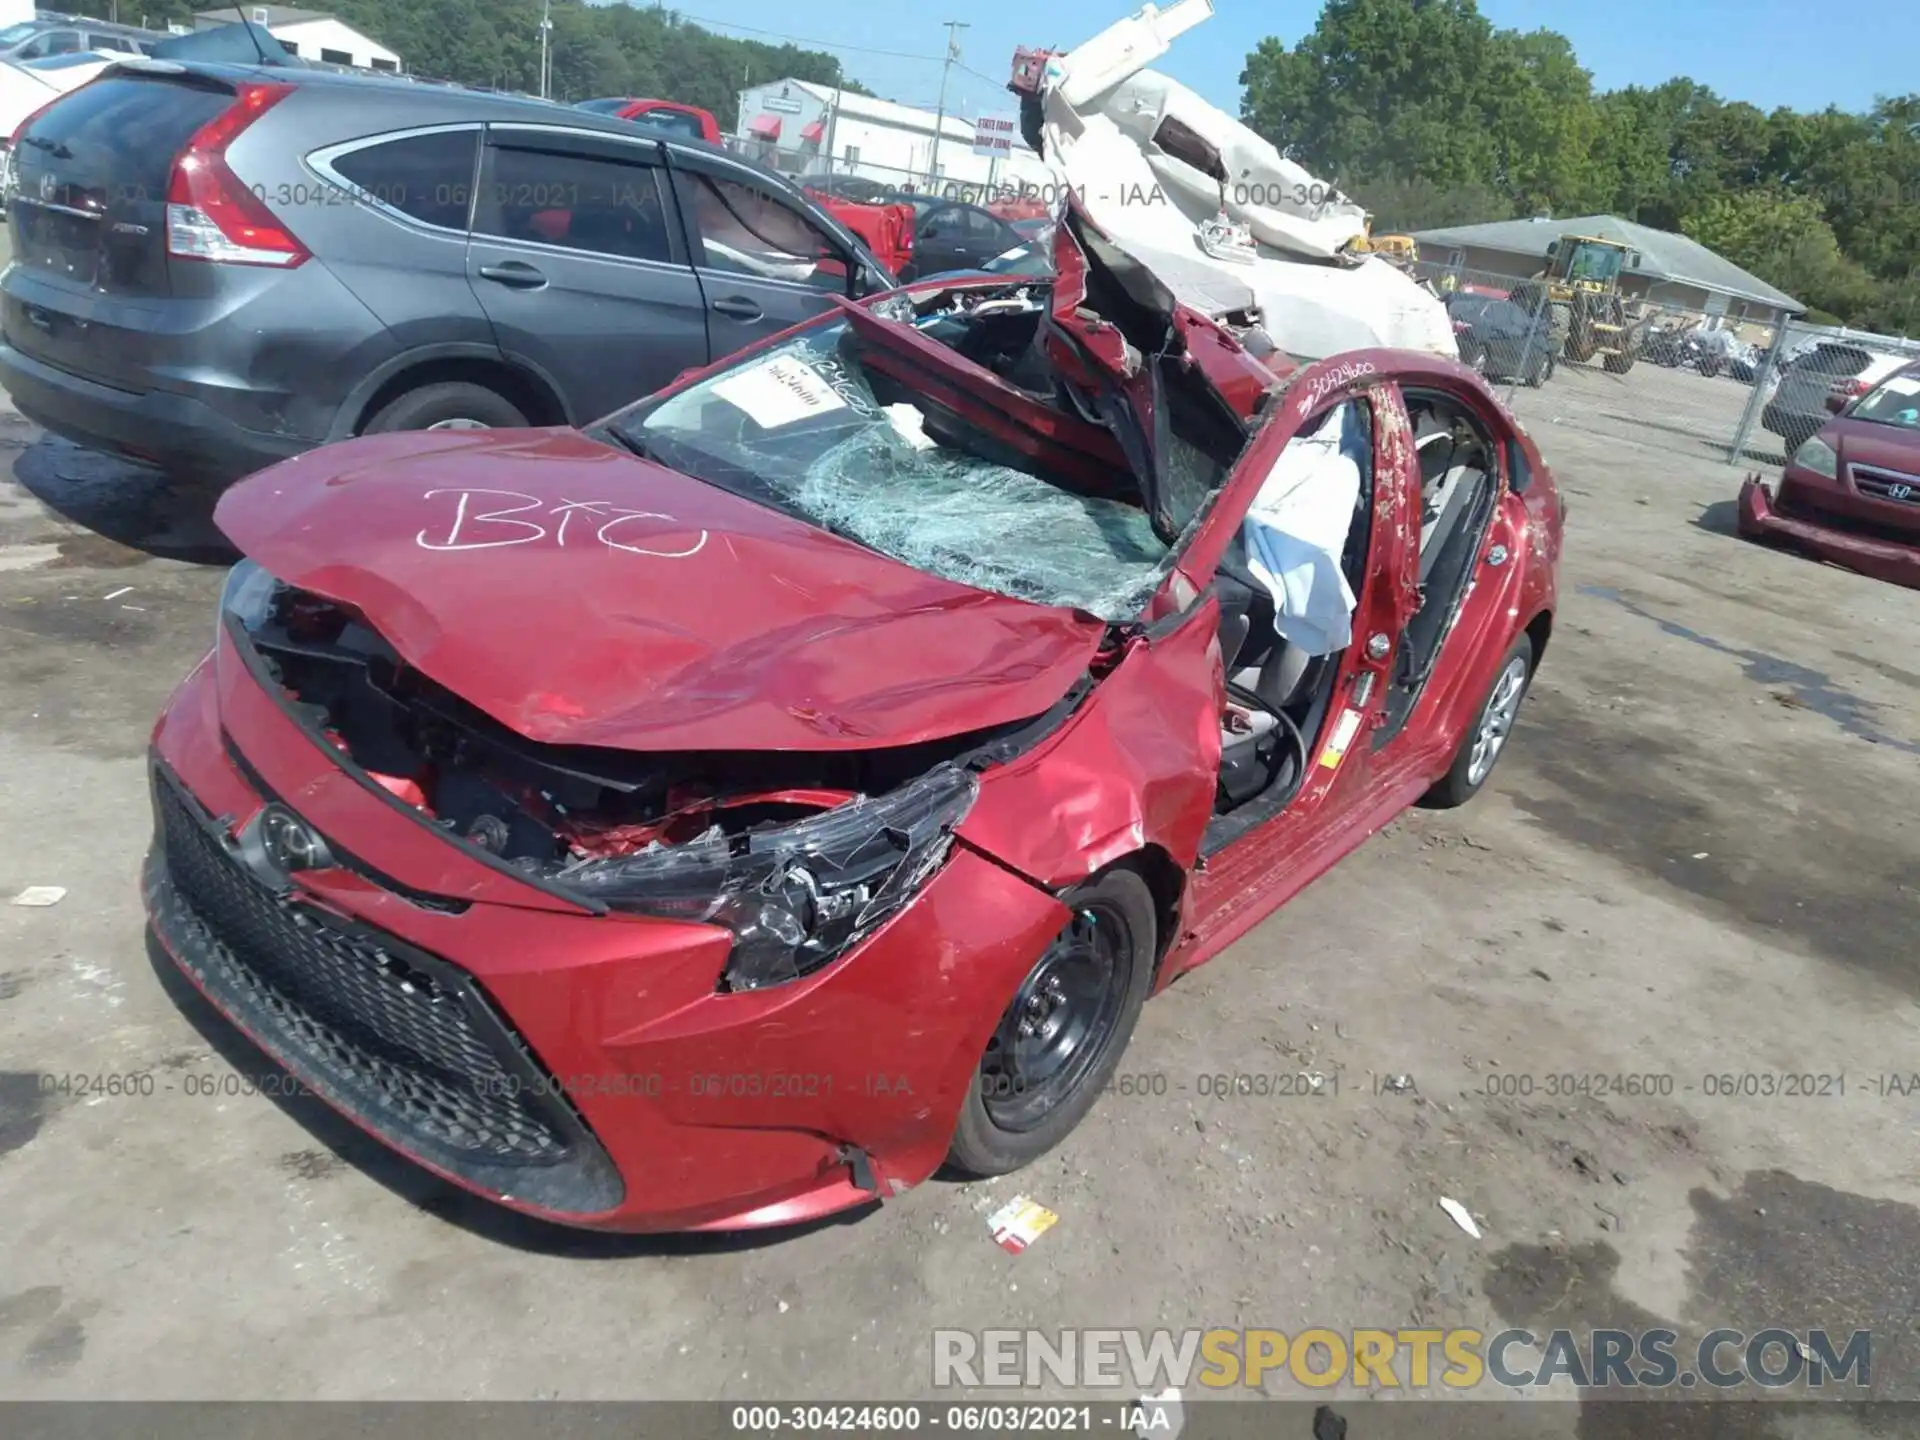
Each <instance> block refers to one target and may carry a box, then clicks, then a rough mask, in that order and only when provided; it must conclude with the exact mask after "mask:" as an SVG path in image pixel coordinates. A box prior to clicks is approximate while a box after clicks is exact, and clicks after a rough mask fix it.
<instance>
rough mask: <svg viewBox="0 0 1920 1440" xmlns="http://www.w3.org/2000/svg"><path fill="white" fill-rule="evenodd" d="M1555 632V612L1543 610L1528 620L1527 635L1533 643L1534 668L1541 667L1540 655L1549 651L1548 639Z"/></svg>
mask: <svg viewBox="0 0 1920 1440" xmlns="http://www.w3.org/2000/svg"><path fill="white" fill-rule="evenodd" d="M1552 634H1553V612H1552V611H1551V610H1542V611H1541V612H1540V613H1539V614H1538V615H1536V616H1534V617H1533V619H1531V620H1529V621H1528V622H1527V629H1526V635H1527V639H1528V641H1529V642H1530V643H1531V644H1532V645H1533V664H1532V667H1531V668H1532V669H1533V670H1538V669H1539V668H1540V657H1541V656H1543V655H1545V654H1546V653H1547V639H1548V637H1549V636H1551V635H1552Z"/></svg>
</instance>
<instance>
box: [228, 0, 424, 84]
mask: <svg viewBox="0 0 1920 1440" xmlns="http://www.w3.org/2000/svg"><path fill="white" fill-rule="evenodd" d="M242 15H245V16H246V18H247V19H249V20H251V21H252V22H253V23H254V24H256V25H263V26H265V27H266V29H267V33H268V34H270V35H272V36H273V38H274V39H276V40H278V41H279V42H280V43H281V44H282V45H284V46H286V47H287V49H289V50H291V51H292V52H293V53H294V54H296V55H298V56H299V57H300V58H301V59H302V60H320V61H324V62H325V63H327V64H329V65H357V66H358V67H359V68H360V69H362V70H393V71H398V70H399V69H400V68H401V66H400V57H399V56H398V55H396V54H394V53H393V51H391V50H389V49H387V47H386V46H384V45H382V44H381V43H380V42H379V41H378V40H375V39H373V38H371V37H370V36H366V35H362V34H361V33H360V32H359V31H358V30H355V29H354V28H353V27H352V26H351V25H343V24H342V23H341V22H340V21H339V20H336V19H335V18H334V17H333V16H331V15H329V14H328V13H327V12H326V11H324V10H301V9H298V8H296V7H295V6H292V5H249V4H247V3H245V0H242V3H241V4H239V5H238V6H229V7H227V8H226V9H225V10H202V11H200V12H199V13H197V14H196V15H195V16H194V17H193V25H194V28H195V29H196V30H210V29H212V28H213V27H214V26H216V25H231V24H233V23H234V22H235V21H236V20H238V19H239V18H240V17H241V16H242Z"/></svg>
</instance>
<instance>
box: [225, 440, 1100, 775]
mask: <svg viewBox="0 0 1920 1440" xmlns="http://www.w3.org/2000/svg"><path fill="white" fill-rule="evenodd" d="M214 519H215V522H216V523H217V524H218V525H219V527H220V529H221V530H222V531H223V532H224V533H225V534H226V535H227V537H228V538H229V539H230V540H231V541H232V542H233V543H234V545H235V546H237V547H238V548H239V549H240V550H241V551H243V552H244V553H245V554H246V555H247V556H248V557H249V558H251V559H252V560H254V561H255V562H256V563H258V564H260V565H261V566H263V567H264V568H265V569H267V570H268V571H270V572H271V573H272V574H273V575H275V576H276V577H277V578H279V579H280V580H282V581H284V582H286V583H287V584H289V585H292V586H295V587H297V588H300V589H304V590H310V591H313V592H314V593H316V594H318V595H322V596H325V597H326V598H328V599H331V600H334V601H336V602H339V603H341V604H345V605H349V606H352V607H353V608H354V609H356V610H357V611H359V612H360V614H361V615H362V616H363V617H364V618H365V619H366V621H367V623H368V624H369V625H370V626H371V627H372V628H373V629H374V630H376V631H377V632H379V634H380V635H381V636H382V637H383V638H384V639H385V640H386V641H387V643H388V644H390V645H391V646H392V647H393V648H394V649H395V650H396V651H397V652H398V653H399V655H400V656H401V658H402V659H404V660H405V661H406V662H407V663H408V664H410V665H412V666H413V667H415V668H416V669H418V670H419V671H420V672H421V673H422V674H424V675H425V676H427V677H428V678H429V679H431V680H433V681H435V682H436V683H438V684H440V685H442V686H444V687H446V688H447V689H448V690H451V691H452V692H454V693H455V694H457V695H459V696H460V697H461V698H463V699H465V700H466V701H468V702H469V703H470V704H473V705H475V706H477V707H479V708H480V709H481V710H483V711H485V712H486V713H487V714H488V715H490V716H492V717H493V718H494V719H495V720H497V721H499V722H500V723H501V724H503V725H505V726H507V727H508V728H509V729H511V730H514V731H516V732H517V733H519V734H521V735H523V736H525V737H527V738H528V739H530V740H535V741H539V742H543V743H548V744H568V745H596V746H609V747H616V748H624V749H634V750H668V749H675V750H701V751H713V750H831V749H857V748H870V747H875V746H884V745H904V744H913V743H918V742H921V741H927V740H934V739H941V738H945V737H947V736H951V735H957V734H962V733H966V732H970V731H976V730H981V729H986V728H990V727H993V726H997V725H1003V724H1008V723H1012V722H1014V721H1018V720H1022V719H1025V718H1027V717H1030V716H1033V715H1036V714H1039V713H1040V712H1041V711H1043V710H1045V709H1046V708H1047V707H1048V706H1049V705H1051V704H1052V703H1054V702H1055V701H1056V700H1058V699H1059V698H1060V697H1061V696H1062V695H1063V694H1065V693H1066V691H1067V690H1068V689H1069V688H1070V686H1071V685H1072V684H1073V682H1074V680H1075V679H1076V678H1078V677H1079V676H1080V675H1081V674H1082V673H1083V672H1084V671H1085V669H1086V666H1087V664H1088V662H1089V661H1090V660H1091V658H1092V657H1093V654H1094V652H1095V650H1096V649H1097V647H1098V645H1099V644H1100V641H1101V638H1102V635H1103V633H1104V627H1103V626H1102V624H1101V622H1099V621H1098V620H1097V619H1095V618H1093V617H1091V616H1087V615H1083V614H1080V613H1079V612H1076V611H1071V610H1065V609H1058V608H1052V607H1047V606H1042V605H1035V604H1032V603H1029V602H1026V601H1021V600H1015V599H1010V598H1006V597H1002V596H998V595H993V594H989V593H986V592H984V591H980V590H975V589H972V588H969V587H968V586H965V585H960V584H957V583H954V582H952V581H948V580H943V579H941V578H939V577H937V576H933V575H929V574H926V573H923V572H922V571H919V570H915V569H913V568H912V567H910V566H907V565H904V564H901V563H899V562H897V561H894V560H891V559H888V558H887V557H885V556H883V555H879V554H877V553H875V552H873V551H870V550H866V549H864V548H862V547H860V546H858V545H855V544H853V543H851V542H849V541H845V540H841V539H839V538H837V537H835V536H833V535H831V534H828V533H827V532H825V531H823V530H819V529H816V528H814V527H813V526H810V525H807V524H804V523H802V522H800V521H798V520H795V519H791V518H789V517H787V516H785V515H782V514H780V513H779V512H777V511H774V510H771V509H768V508H766V507H763V506H760V505H756V504H754V503H753V502H751V501H749V500H745V499H742V498H740V497H738V496H735V495H732V494H729V493H728V492H726V491H724V490H721V489H718V488H716V487H714V486H710V485H705V484H702V483H700V482H699V481H697V480H693V479H690V478H688V477H687V476H684V475H681V474H679V473H677V472H675V471H673V470H669V469H666V468H664V467H662V466H659V465H656V464H653V463H650V462H648V461H645V460H641V459H639V458H638V457H636V456H633V455H630V454H628V453H626V452H625V451H622V450H617V449H614V448H612V447H611V446H609V445H604V444H601V443H600V442H598V441H595V440H593V439H590V438H588V437H587V436H584V435H582V434H580V433H578V432H577V431H572V430H560V429H552V430H499V431H481V430H465V431H441V432H428V433H413V434H397V435H382V436H371V437H367V438H363V439H359V440H349V441H344V442H341V443H339V444H336V445H330V446H326V447H324V448H322V449H319V450H315V451H311V452H309V453H307V454H305V455H301V456H298V457H296V458H294V459H292V460H288V461H285V462H283V463H281V464H279V465H275V466H273V467H271V468H269V469H267V470H263V471H261V472H260V473H258V474H256V475H254V476H251V477H250V478H248V479H246V480H244V481H242V482H241V483H240V484H238V485H236V486H234V487H233V488H232V489H231V490H229V491H228V492H227V493H226V495H225V496H224V497H223V498H222V499H221V501H220V504H219V507H218V508H217V509H216V511H215V512H214Z"/></svg>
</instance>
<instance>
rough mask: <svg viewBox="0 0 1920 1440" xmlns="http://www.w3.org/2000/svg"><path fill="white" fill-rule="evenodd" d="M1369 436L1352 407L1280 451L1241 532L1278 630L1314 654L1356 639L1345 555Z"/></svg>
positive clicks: (1337, 412)
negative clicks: (1342, 557)
mask: <svg viewBox="0 0 1920 1440" xmlns="http://www.w3.org/2000/svg"><path fill="white" fill-rule="evenodd" d="M1365 444H1366V435H1365V430H1364V428H1363V423H1362V419H1361V416H1360V412H1359V410H1358V408H1357V407H1356V406H1354V405H1353V404H1352V403H1348V404H1345V405H1342V406H1340V407H1339V408H1338V409H1337V410H1334V411H1332V412H1331V413H1330V414H1328V415H1327V416H1326V417H1324V418H1323V419H1322V421H1321V423H1320V425H1319V427H1318V428H1317V429H1316V430H1315V431H1314V432H1313V433H1312V434H1310V435H1296V436H1295V437H1294V438H1293V439H1292V440H1291V441H1289V442H1288V443H1287V447H1286V449H1284V450H1282V451H1281V452H1280V458H1279V460H1278V461H1277V462H1276V463H1275V465H1274V467H1273V469H1272V471H1271V472H1270V473H1269V474H1268V475H1267V478H1266V479H1265V480H1264V481H1263V482H1261V485H1260V493H1259V494H1258V495H1257V496H1255V497H1254V501H1253V504H1252V506H1251V507H1250V508H1249V509H1248V511H1247V515H1246V519H1245V520H1243V521H1242V522H1241V525H1240V532H1241V535H1242V537H1243V538H1244V539H1245V541H1246V546H1247V568H1248V569H1249V570H1250V571H1251V572H1252V574H1253V577H1254V578H1255V579H1256V580H1258V581H1259V582H1260V583H1261V584H1262V585H1264V586H1265V587H1266V588H1267V592H1268V593H1269V594H1270V595H1272V596H1273V608H1274V629H1276V630H1278V631H1279V632H1280V634H1281V635H1282V636H1284V637H1285V638H1286V640H1287V643H1288V644H1290V645H1297V646H1299V647H1300V648H1301V649H1302V650H1304V651H1306V652H1307V653H1308V654H1310V655H1331V654H1333V653H1334V652H1335V651H1337V650H1343V649H1345V648H1346V646H1347V645H1348V643H1349V642H1350V641H1351V640H1352V639H1353V607H1354V594H1353V588H1352V587H1351V586H1350V585H1348V584H1347V576H1346V571H1345V570H1344V568H1343V567H1342V565H1341V563H1340V561H1341V555H1342V553H1343V552H1344V551H1345V550H1346V546H1347V535H1348V533H1349V531H1350V530H1351V529H1352V528H1353V517H1354V511H1355V509H1356V508H1357V507H1358V505H1359V502H1360V467H1361V465H1362V463H1364V461H1365V458H1366V449H1365Z"/></svg>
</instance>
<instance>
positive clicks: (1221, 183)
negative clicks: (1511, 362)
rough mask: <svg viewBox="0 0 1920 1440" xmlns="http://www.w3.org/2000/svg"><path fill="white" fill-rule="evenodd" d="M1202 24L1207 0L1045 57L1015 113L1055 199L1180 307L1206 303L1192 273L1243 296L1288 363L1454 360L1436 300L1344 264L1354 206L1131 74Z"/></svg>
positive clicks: (1351, 257) (1210, 114)
mask: <svg viewBox="0 0 1920 1440" xmlns="http://www.w3.org/2000/svg"><path fill="white" fill-rule="evenodd" d="M1212 14H1213V7H1212V4H1211V0H1178V3H1176V4H1174V5H1171V6H1169V7H1167V8H1166V9H1164V10H1157V9H1156V8H1155V7H1153V6H1151V5H1149V6H1147V7H1146V8H1145V9H1143V10H1141V11H1140V12H1139V13H1138V14H1136V15H1132V16H1129V17H1127V18H1126V19H1124V20H1121V21H1120V22H1118V23H1117V24H1115V25H1112V26H1110V27H1108V29H1107V30H1105V31H1102V32H1101V33H1100V34H1099V35H1096V36H1095V37H1094V38H1093V39H1091V40H1089V41H1087V42H1086V43H1085V44H1083V45H1080V46H1078V47H1076V48H1075V49H1073V50H1071V51H1069V52H1067V53H1066V54H1064V55H1053V56H1050V57H1048V59H1047V61H1046V64H1045V67H1044V71H1043V73H1042V75H1041V77H1040V79H1039V82H1038V84H1039V93H1038V95H1037V96H1033V97H1030V100H1029V104H1028V110H1029V112H1030V118H1037V121H1038V134H1037V135H1032V134H1031V133H1030V138H1032V139H1034V140H1035V141H1036V142H1037V146H1038V148H1039V149H1040V151H1041V153H1042V155H1043V157H1044V158H1045V159H1046V161H1047V163H1048V164H1049V165H1050V166H1051V167H1052V168H1053V169H1054V170H1056V171H1057V172H1059V174H1060V175H1061V177H1062V179H1063V181H1064V182H1065V183H1064V186H1063V189H1064V190H1066V192H1067V193H1069V194H1070V195H1072V196H1073V197H1074V199H1075V200H1076V201H1077V202H1078V204H1079V205H1080V207H1081V208H1082V209H1083V210H1084V212H1085V214H1086V216H1087V218H1088V219H1090V220H1091V221H1092V222H1093V223H1094V224H1096V225H1097V226H1098V227H1099V228H1100V229H1101V230H1102V231H1103V232H1104V233H1105V234H1106V235H1108V236H1109V237H1110V238H1111V239H1112V240H1113V242H1114V243H1115V244H1116V245H1118V246H1119V247H1120V248H1122V249H1124V250H1125V251H1126V252H1127V253H1128V254H1130V255H1131V256H1132V257H1133V258H1134V259H1136V260H1137V261H1139V262H1140V263H1141V264H1143V265H1145V266H1147V267H1148V268H1149V269H1152V270H1154V271H1156V272H1157V273H1160V274H1161V275H1163V276H1164V277H1165V278H1166V279H1167V281H1168V283H1169V284H1170V285H1174V287H1175V289H1176V293H1179V294H1180V295H1181V298H1182V299H1183V300H1185V299H1188V297H1189V296H1193V295H1199V294H1204V293H1205V291H1206V289H1207V288H1208V287H1207V286H1206V285H1204V284H1203V283H1202V282H1201V281H1200V280H1199V278H1198V277H1200V276H1201V275H1208V276H1211V277H1213V284H1214V285H1215V286H1222V287H1240V288H1242V289H1243V290H1245V291H1247V292H1251V294H1252V296H1253V298H1254V300H1255V302H1256V304H1257V306H1258V310H1259V313H1260V315H1261V316H1262V317H1263V319H1264V322H1265V326H1266V330H1267V332H1268V333H1269V334H1270V335H1271V336H1272V337H1273V339H1274V341H1275V342H1276V343H1277V344H1278V345H1280V347H1281V348H1282V349H1284V350H1286V351H1287V352H1288V353H1289V354H1291V355H1294V356H1297V357H1300V358H1302V359H1310V360H1312V359H1324V358H1325V357H1327V356H1329V355H1334V354H1338V353H1341V352H1343V351H1347V350H1361V349H1374V348H1388V349H1407V350H1421V351H1426V352H1428V353H1430V354H1435V355H1443V356H1446V357H1447V358H1449V359H1452V358H1455V357H1456V356H1457V354H1458V347H1457V346H1456V345H1455V342H1454V338H1453V326H1452V324H1451V323H1450V321H1449V320H1448V318H1447V313H1446V309H1445V307H1444V306H1443V305H1442V304H1441V302H1440V300H1439V297H1438V296H1436V295H1434V294H1433V293H1431V292H1430V291H1428V290H1427V289H1426V288H1425V287H1424V286H1422V285H1420V284H1419V283H1418V282H1417V281H1415V280H1414V279H1413V278H1412V277H1411V276H1409V275H1407V274H1406V273H1405V272H1404V271H1402V270H1400V269H1398V268H1396V267H1395V266H1393V265H1390V264H1388V263H1387V262H1386V261H1384V260H1381V259H1379V258H1377V257H1374V258H1365V257H1362V256H1359V255H1357V254H1355V253H1354V252H1353V247H1354V245H1355V242H1356V241H1359V240H1361V239H1363V238H1364V237H1365V235H1366V233H1367V214H1366V211H1365V210H1364V209H1363V208H1362V207H1361V206H1359V205H1358V204H1356V203H1355V202H1354V201H1352V200H1350V199H1349V198H1348V197H1347V196H1345V195H1343V194H1341V193H1340V192H1339V191H1338V190H1337V189H1335V188H1334V186H1332V185H1330V184H1328V183H1327V182H1326V181H1324V180H1320V179H1317V178H1315V177H1314V176H1313V175H1312V174H1311V173H1310V172H1309V171H1307V170H1306V169H1304V168H1303V167H1301V166H1300V165H1298V164H1296V163H1295V162H1293V161H1292V160H1289V159H1287V158H1286V157H1285V156H1284V155H1282V154H1281V153H1280V152H1279V150H1277V149H1276V148H1275V147H1274V146H1273V145H1272V144H1271V143H1269V142H1268V141H1266V140H1264V139H1262V138H1261V137H1260V136H1259V135H1257V134H1255V133H1254V132H1253V131H1252V130H1251V129H1249V128H1248V127H1247V126H1245V125H1243V124H1241V123H1240V122H1239V121H1238V120H1236V119H1234V118H1233V117H1232V116H1230V115H1228V114H1226V113H1225V112H1224V111H1222V110H1220V109H1218V108H1216V107H1215V106H1213V105H1210V104H1208V103H1207V102H1206V101H1205V100H1203V99H1201V98H1200V96H1198V95H1197V94H1195V93H1194V92H1193V91H1192V90H1189V89H1188V88H1187V87H1186V86H1184V85H1181V84H1180V83H1179V82H1177V81H1175V80H1171V79H1169V78H1168V77H1166V76H1165V75H1162V74H1159V73H1158V72H1156V71H1153V70H1150V69H1147V68H1145V67H1146V65H1147V64H1148V63H1150V62H1151V61H1152V60H1154V59H1156V58H1157V57H1158V56H1159V55H1161V54H1164V53H1165V52H1166V50H1167V48H1168V47H1169V45H1170V44H1171V42H1172V40H1173V38H1174V37H1176V36H1178V35H1180V34H1182V33H1184V32H1185V31H1187V30H1189V29H1191V28H1192V27H1193V26H1194V25H1196V24H1199V23H1201V22H1202V21H1204V20H1206V19H1208V18H1210V17H1211V16H1212ZM1035 103H1037V106H1038V114H1037V117H1032V116H1031V111H1032V108H1033V105H1034V104H1035ZM1223 220H1224V221H1226V222H1230V224H1231V225H1233V226H1239V227H1244V232H1245V235H1244V238H1245V239H1246V241H1247V242H1249V243H1247V244H1246V245H1245V246H1244V247H1241V246H1236V245H1228V246H1226V247H1224V248H1225V251H1226V253H1222V250H1223V247H1222V246H1221V244H1220V243H1219V240H1218V237H1217V236H1212V237H1210V236H1209V234H1208V232H1209V231H1210V230H1212V229H1213V228H1214V227H1216V226H1217V225H1218V224H1219V222H1221V221H1223ZM1176 278H1177V284H1176ZM1189 303H1192V302H1191V301H1189ZM1196 308H1202V309H1205V308H1207V307H1206V306H1205V305H1196ZM1211 313H1215V314H1218V313H1220V311H1219V310H1217V309H1215V310H1212V311H1211Z"/></svg>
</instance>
